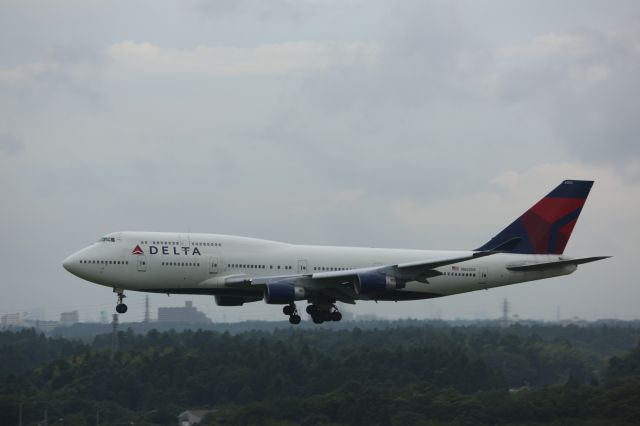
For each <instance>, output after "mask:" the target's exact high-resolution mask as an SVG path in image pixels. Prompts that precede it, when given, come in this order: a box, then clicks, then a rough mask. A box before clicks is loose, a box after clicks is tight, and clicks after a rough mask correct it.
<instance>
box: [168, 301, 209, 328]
mask: <svg viewBox="0 0 640 426" xmlns="http://www.w3.org/2000/svg"><path fill="white" fill-rule="evenodd" d="M158 322H189V323H207V324H208V323H211V320H210V319H209V318H207V316H206V315H205V314H204V313H203V312H200V311H199V310H197V309H196V308H195V307H194V306H193V302H192V301H190V300H188V301H187V302H185V305H184V306H182V307H177V308H158Z"/></svg>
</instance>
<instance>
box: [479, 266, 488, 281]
mask: <svg viewBox="0 0 640 426" xmlns="http://www.w3.org/2000/svg"><path fill="white" fill-rule="evenodd" d="M488 281H489V269H488V268H486V267H481V268H478V284H486V283H487V282H488Z"/></svg>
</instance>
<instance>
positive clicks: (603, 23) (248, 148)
mask: <svg viewBox="0 0 640 426" xmlns="http://www.w3.org/2000/svg"><path fill="white" fill-rule="evenodd" d="M638 76H640V3H638V2H637V1H622V0H620V1H615V2H610V1H597V2H594V1H585V0H576V1H562V2H558V1H528V2H526V1H512V0H508V1H493V2H475V1H468V2H467V1H393V2H383V1H372V0H366V1H364V0H363V1H301V0H274V1H261V0H224V1H197V0H194V1H188V0H181V1H157V0H153V1H151V0H150V1H133V2H132V1H95V2H86V1H81V0H77V1H57V2H47V1H42V2H39V1H29V0H16V1H10V0H5V1H3V2H1V3H0V195H1V210H0V212H1V214H2V216H1V218H2V220H1V221H0V232H1V235H2V244H0V266H1V267H2V277H1V278H0V294H1V296H0V313H11V312H23V311H26V312H32V311H33V310H34V309H40V311H39V312H40V313H44V315H45V317H46V318H49V319H55V318H57V317H58V315H59V313H60V311H63V310H73V309H78V310H79V311H80V315H81V319H83V320H95V319H98V318H99V316H100V311H102V310H105V311H108V313H109V314H110V313H112V312H113V307H114V305H115V296H114V295H113V294H112V293H111V292H110V290H109V289H107V288H105V287H101V286H97V285H93V284H90V283H88V282H85V281H82V280H80V279H79V278H76V277H74V276H72V275H71V274H69V273H67V272H66V271H64V270H63V269H62V266H61V261H62V260H63V259H64V258H65V257H66V256H67V255H69V254H71V253H72V252H74V251H76V250H78V249H80V248H82V247H84V246H86V245H89V244H90V243H92V242H93V241H95V240H96V239H98V238H99V237H100V236H102V235H103V234H106V233H108V232H113V231H118V230H150V231H191V232H211V233H225V234H234V235H235V234H237V235H245V236H253V237H258V238H267V239H275V240H282V241H287V242H293V243H309V244H330V245H350V246H361V245H362V246H373V247H402V248H405V247H406V248H422V249H472V248H475V247H478V246H479V245H480V244H482V243H484V242H485V241H486V240H488V239H489V238H490V237H492V236H493V235H495V233H497V231H499V230H500V229H502V228H503V227H504V226H505V225H507V224H508V223H510V222H511V221H512V220H513V219H514V218H515V217H517V216H518V215H519V214H520V213H522V212H523V211H524V210H526V209H527V208H528V207H529V206H531V205H532V204H533V203H534V202H536V201H537V200H538V199H539V198H540V197H542V196H543V195H545V194H546V193H547V192H549V191H550V190H551V189H552V188H553V187H555V186H556V185H557V184H558V183H559V182H560V181H561V180H563V179H566V178H572V179H593V180H595V181H596V183H595V185H594V187H593V190H592V192H591V196H590V198H589V200H588V201H587V204H586V207H585V209H584V210H583V213H582V216H581V218H580V221H579V222H578V224H577V226H576V228H575V230H574V234H573V237H572V239H571V240H570V242H569V244H568V246H567V250H566V253H567V254H569V255H575V256H594V255H613V256H614V258H612V259H610V260H606V261H602V262H598V263H594V264H589V265H584V266H581V267H580V268H579V270H578V271H577V272H576V273H574V274H573V275H571V276H569V277H561V278H554V279H551V280H546V281H538V282H533V283H527V284H520V285H515V286H511V287H503V288H497V289H493V290H490V291H483V292H475V293H469V294H466V295H458V296H452V297H449V298H443V299H438V300H431V301H418V302H408V303H389V302H387V303H379V304H375V303H367V302H361V303H359V304H358V305H357V306H356V307H355V308H349V309H351V311H352V312H355V313H358V314H365V313H371V314H373V313H375V314H377V315H380V316H383V317H389V318H398V317H402V318H405V317H413V318H433V317H441V318H445V319H448V318H493V317H498V316H499V315H500V305H501V301H502V299H503V298H505V297H506V298H508V299H509V300H510V302H511V305H512V312H513V313H516V314H518V315H519V316H520V317H524V318H535V319H549V320H551V319H555V318H556V315H557V313H558V307H559V311H560V316H561V317H563V318H568V317H573V316H579V317H582V318H587V319H595V318H620V319H630V318H638V317H640V312H639V308H638V300H640V282H638V279H637V272H634V271H635V270H634V265H635V263H636V262H638V260H637V257H638V255H639V252H638V241H640V226H639V225H640V219H639V218H640V143H639V141H638V137H639V135H640V80H639V77H638ZM187 299H192V300H194V304H195V305H196V306H197V307H198V308H200V309H201V310H203V311H205V312H206V313H207V314H208V315H209V316H211V317H212V318H213V319H215V320H222V319H226V320H244V319H259V318H265V319H284V318H283V317H282V315H281V313H280V308H279V307H278V306H268V305H264V304H263V303H261V302H260V303H255V304H250V305H245V306H244V307H242V308H222V307H217V306H216V305H215V304H214V302H213V299H212V298H209V297H206V296H192V297H176V296H171V297H170V298H167V296H158V295H152V296H151V303H152V308H153V309H154V310H155V308H157V307H158V306H172V305H179V304H183V303H184V300H187ZM143 300H144V295H143V294H141V293H130V296H129V298H128V299H127V301H128V302H129V305H130V312H129V313H127V316H126V317H125V318H123V319H124V320H125V321H127V320H139V319H141V318H142V316H143V309H142V306H143ZM32 314H35V312H32ZM154 315H155V312H154Z"/></svg>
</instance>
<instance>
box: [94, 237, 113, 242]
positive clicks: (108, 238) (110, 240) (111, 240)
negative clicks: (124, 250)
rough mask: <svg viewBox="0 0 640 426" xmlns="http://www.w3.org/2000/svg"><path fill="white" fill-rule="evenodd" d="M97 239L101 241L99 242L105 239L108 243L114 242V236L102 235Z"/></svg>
mask: <svg viewBox="0 0 640 426" xmlns="http://www.w3.org/2000/svg"><path fill="white" fill-rule="evenodd" d="M98 241H101V242H102V241H106V242H109V243H115V242H116V239H115V238H114V237H102V238H100V239H99V240H98Z"/></svg>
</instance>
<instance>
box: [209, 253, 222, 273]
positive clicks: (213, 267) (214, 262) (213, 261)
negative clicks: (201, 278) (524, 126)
mask: <svg viewBox="0 0 640 426" xmlns="http://www.w3.org/2000/svg"><path fill="white" fill-rule="evenodd" d="M218 262H220V258H219V257H218V256H211V257H210V258H209V273H210V274H217V273H218V271H219V270H220V266H221V265H218Z"/></svg>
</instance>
